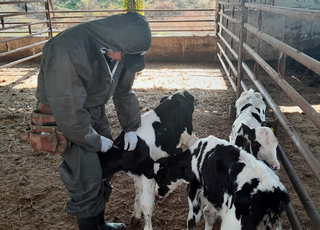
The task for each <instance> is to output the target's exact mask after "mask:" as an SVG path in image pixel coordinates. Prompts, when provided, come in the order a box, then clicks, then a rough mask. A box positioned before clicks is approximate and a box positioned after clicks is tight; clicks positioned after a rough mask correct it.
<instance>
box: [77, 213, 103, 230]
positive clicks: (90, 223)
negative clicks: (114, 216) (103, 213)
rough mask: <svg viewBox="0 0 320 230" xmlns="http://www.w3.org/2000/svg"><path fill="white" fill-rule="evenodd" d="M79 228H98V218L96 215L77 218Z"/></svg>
mask: <svg viewBox="0 0 320 230" xmlns="http://www.w3.org/2000/svg"><path fill="white" fill-rule="evenodd" d="M77 220H78V226H79V229H80V230H99V219H98V217H97V216H95V217H88V218H77Z"/></svg>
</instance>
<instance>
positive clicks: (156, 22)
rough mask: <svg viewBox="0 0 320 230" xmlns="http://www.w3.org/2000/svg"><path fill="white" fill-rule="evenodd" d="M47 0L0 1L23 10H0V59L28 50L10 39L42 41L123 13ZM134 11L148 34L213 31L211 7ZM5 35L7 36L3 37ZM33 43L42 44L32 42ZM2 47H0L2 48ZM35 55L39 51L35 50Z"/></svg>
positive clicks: (213, 23) (186, 33)
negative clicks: (33, 7)
mask: <svg viewBox="0 0 320 230" xmlns="http://www.w3.org/2000/svg"><path fill="white" fill-rule="evenodd" d="M49 3H51V2H49V0H38V1H32V0H31V1H8V2H0V6H1V5H5V4H23V5H24V9H25V10H24V12H1V13H0V21H1V28H0V39H1V37H2V38H3V39H2V40H0V48H1V45H2V46H4V47H5V51H4V52H2V53H0V58H1V57H4V56H7V55H11V54H13V53H16V52H20V51H21V50H24V49H29V48H30V46H29V45H27V46H25V47H19V48H17V49H14V50H12V49H11V48H10V42H11V41H16V40H19V39H23V38H27V37H39V36H43V37H44V38H45V41H47V40H49V39H50V38H51V37H52V36H55V35H57V34H58V33H60V32H61V31H63V30H65V29H68V28H69V27H72V26H74V25H76V24H79V23H82V22H86V21H91V20H95V19H99V18H102V17H107V16H111V15H113V14H118V13H125V12H127V11H126V10H122V9H115V10H75V11H69V10H68V11H65V10H63V11H62V10H53V9H52V8H53V6H52V5H51V9H50V7H49ZM28 4H41V5H42V7H43V10H37V11H35V10H33V11H30V10H28ZM137 12H140V13H143V14H144V16H145V17H146V18H147V20H148V21H149V23H150V27H151V31H152V35H154V36H155V35H157V36H161V35H164V36H174V35H183V36H193V35H213V34H214V31H215V19H216V11H215V9H213V8H212V9H161V10H160V9H155V10H150V9H144V10H139V11H137ZM6 37H10V38H8V39H6ZM34 46H39V47H41V46H43V43H36V44H34ZM2 50H3V49H2ZM38 54H39V55H41V54H40V52H39V53H38ZM39 55H34V54H32V55H31V56H30V57H26V58H23V60H29V59H30V58H32V57H38V56H39ZM17 63H20V61H18V60H17V61H14V62H12V63H8V64H6V65H4V66H0V69H1V68H5V67H10V66H13V65H15V64H17Z"/></svg>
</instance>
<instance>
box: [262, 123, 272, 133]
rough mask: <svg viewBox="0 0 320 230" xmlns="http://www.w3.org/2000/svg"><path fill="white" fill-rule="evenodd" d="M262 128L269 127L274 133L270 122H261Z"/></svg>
mask: <svg viewBox="0 0 320 230" xmlns="http://www.w3.org/2000/svg"><path fill="white" fill-rule="evenodd" d="M261 127H268V128H270V129H271V130H272V132H274V128H273V126H272V125H271V124H270V123H269V122H266V121H263V122H261Z"/></svg>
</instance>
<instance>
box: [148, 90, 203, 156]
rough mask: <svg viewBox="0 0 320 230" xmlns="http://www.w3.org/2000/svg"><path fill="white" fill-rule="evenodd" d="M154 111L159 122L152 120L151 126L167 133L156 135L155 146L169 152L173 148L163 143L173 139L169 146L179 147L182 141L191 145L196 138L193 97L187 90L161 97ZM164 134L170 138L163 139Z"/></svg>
mask: <svg viewBox="0 0 320 230" xmlns="http://www.w3.org/2000/svg"><path fill="white" fill-rule="evenodd" d="M154 111H155V113H156V114H157V116H158V117H159V118H160V122H154V124H153V128H154V129H155V130H161V133H165V134H168V135H161V136H157V138H156V142H157V143H156V145H157V146H159V145H162V147H163V148H164V150H165V151H167V152H171V151H173V150H174V149H172V148H169V146H166V144H165V143H171V142H172V141H175V142H176V143H174V145H172V144H170V146H176V147H179V146H180V144H181V143H183V144H186V145H187V146H188V147H191V146H192V145H193V144H194V143H195V142H196V141H197V140H198V138H197V136H196V135H195V134H194V131H193V125H192V115H193V111H194V97H193V96H192V95H191V94H190V93H189V92H188V91H183V92H176V93H175V94H173V95H172V96H169V97H163V98H162V99H161V100H160V104H159V105H158V106H157V108H155V109H154ZM156 135H157V134H156ZM166 136H168V137H170V140H165V138H166ZM167 145H169V144H167Z"/></svg>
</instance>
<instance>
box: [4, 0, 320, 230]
mask: <svg viewBox="0 0 320 230" xmlns="http://www.w3.org/2000/svg"><path fill="white" fill-rule="evenodd" d="M250 2H251V1H250ZM264 2H265V3H266V2H270V3H266V4H253V3H248V2H247V3H246V2H245V1H240V2H239V1H228V2H215V4H213V8H210V9H179V10H176V9H175V10H174V9H167V10H165V9H162V10H159V9H158V10H154V9H153V10H148V9H145V10H144V14H145V16H146V17H147V19H148V20H150V25H151V29H152V33H153V43H152V46H151V49H150V51H149V52H148V53H147V55H146V61H147V66H146V69H145V70H143V71H142V72H140V73H138V75H137V79H136V81H135V85H134V87H135V88H134V89H135V91H136V93H137V95H138V98H139V101H140V105H141V112H142V113H143V112H145V111H147V110H149V109H152V108H153V107H155V105H156V104H157V103H158V102H159V100H160V98H161V97H162V96H163V95H171V94H172V93H174V92H175V91H177V90H183V89H187V90H188V91H189V92H190V93H192V94H193V95H194V96H195V112H194V121H193V122H194V130H195V132H196V134H197V135H198V136H199V137H206V136H208V135H215V136H218V137H220V138H224V139H228V136H229V134H230V132H231V124H232V117H233V103H234V102H235V100H236V99H237V98H238V97H239V96H240V94H241V92H242V91H247V90H248V89H249V88H254V89H255V90H257V91H260V93H261V94H262V95H263V98H264V100H265V101H266V103H267V106H268V110H267V114H266V115H267V119H268V120H269V121H271V122H272V123H273V125H274V127H275V128H276V136H277V137H278V139H279V143H280V145H279V146H278V157H279V159H280V162H281V169H280V172H279V176H280V178H281V180H282V181H283V183H284V184H285V186H286V187H287V189H288V190H289V194H290V196H291V201H292V202H291V204H290V205H289V207H288V208H287V210H286V215H284V216H286V217H284V218H283V220H282V221H283V229H320V215H319V210H320V198H319V188H320V185H319V182H320V165H319V159H320V155H319V152H320V145H319V143H320V141H319V136H320V123H319V122H320V115H319V113H320V90H319V86H320V76H319V74H320V62H319V60H320V51H319V49H320V36H319V32H320V17H319V15H320V11H319V7H318V8H317V7H316V6H317V5H315V7H314V8H312V9H310V8H308V9H306V8H302V7H300V8H299V7H290V6H286V7H284V6H277V5H276V3H277V1H264ZM292 2H294V1H293V0H292ZM15 4H21V5H22V7H20V9H21V8H22V9H23V10H22V11H19V12H12V11H8V12H1V14H0V19H1V24H2V27H1V28H0V32H1V33H0V39H1V40H0V58H1V59H0V73H1V76H0V80H1V82H0V86H1V88H0V90H1V91H0V93H1V98H2V100H1V104H0V106H1V114H0V118H1V124H0V131H1V134H2V139H3V141H4V144H3V146H2V147H1V150H0V153H1V166H2V167H1V170H0V171H1V178H3V179H4V182H3V184H2V186H1V192H2V195H1V198H0V207H1V209H0V212H1V216H0V218H1V219H2V220H3V221H1V223H0V227H1V229H43V228H49V229H76V227H75V226H76V225H75V220H74V219H72V218H71V217H69V216H67V214H65V212H64V201H65V199H66V198H67V194H66V191H65V189H64V187H63V185H62V184H61V182H60V179H59V175H58V171H57V168H58V165H59V162H60V158H59V157H58V156H50V155H39V154H36V153H32V152H31V149H30V148H29V146H28V143H27V140H26V139H25V136H24V131H23V128H24V127H25V126H26V125H27V124H28V116H29V114H30V112H31V111H32V106H34V100H35V98H34V90H35V86H36V74H37V72H38V71H39V68H38V64H39V60H40V58H41V48H42V47H43V45H44V44H45V43H46V41H48V39H50V38H51V37H52V36H55V35H56V34H58V33H59V32H61V31H62V30H64V29H66V28H68V27H70V26H73V25H75V24H77V23H80V22H82V21H88V20H93V19H96V18H99V17H103V16H107V15H111V14H114V13H122V12H124V11H123V10H99V11H79V12H76V11H70V12H66V11H55V10H53V8H52V7H51V6H50V1H19V2H14V1H12V2H11V1H6V2H1V3H0V6H4V5H15ZM33 4H39V5H41V6H42V7H43V10H40V9H39V8H37V9H36V10H35V8H32V5H33ZM23 5H24V6H23ZM40 15H41V16H40ZM107 112H108V117H109V119H110V124H111V125H112V127H113V129H114V131H113V132H114V133H113V135H115V136H116V135H117V134H118V133H119V131H120V127H119V124H118V123H117V119H116V116H115V115H113V112H114V107H113V105H112V104H107ZM230 118H231V119H230ZM9 155H10V156H9ZM31 172H32V173H31ZM44 174H46V175H44ZM42 177H43V178H42ZM46 181H47V182H46ZM119 181H121V183H120V182H119ZM44 182H45V184H41V183H44ZM34 184H37V186H34ZM126 185H128V187H129V189H128V188H127V187H126ZM33 186H34V187H33ZM130 186H132V185H131V182H130V178H127V177H126V175H125V174H123V173H119V174H117V175H116V176H115V177H114V191H117V194H115V196H117V199H118V200H116V199H115V200H111V201H110V207H113V208H110V210H108V211H107V214H109V215H110V218H112V220H115V221H119V220H121V221H123V222H125V223H126V224H127V229H141V228H142V227H141V226H143V224H142V225H141V226H131V225H130V215H131V213H130V212H131V210H132V208H133V207H132V206H133V196H132V194H130V193H129V194H128V192H130V191H131V193H133V191H134V190H133V189H132V187H130ZM14 188H15V189H14ZM184 189H185V188H184V187H183V188H181V189H180V190H178V191H177V192H176V193H174V194H172V196H170V197H168V199H167V200H165V199H163V200H157V201H156V206H155V211H154V213H155V214H154V217H153V218H154V226H155V228H157V229H183V228H185V224H186V220H187V208H186V205H187V200H186V197H183V196H185V194H186V191H185V190H184ZM182 195H183V196H182ZM124 198H125V199H126V200H128V202H124V203H121V204H118V202H119V201H121V200H124ZM168 204H170V205H168ZM169 206H170V207H169ZM44 210H45V211H44ZM41 212H43V213H41ZM50 213H52V216H51V217H50ZM119 213H121V214H119ZM173 213H174V214H173ZM50 218H52V219H53V220H49V219H50ZM180 218H181V219H180ZM128 219H129V220H128ZM55 222H56V223H55ZM202 224H203V223H202ZM169 225H173V226H174V227H172V226H171V227H170V226H169ZM202 226H203V225H202ZM199 227H200V226H199ZM199 229H201V228H199ZM214 229H219V226H218V225H215V226H214Z"/></svg>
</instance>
